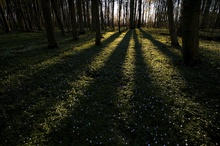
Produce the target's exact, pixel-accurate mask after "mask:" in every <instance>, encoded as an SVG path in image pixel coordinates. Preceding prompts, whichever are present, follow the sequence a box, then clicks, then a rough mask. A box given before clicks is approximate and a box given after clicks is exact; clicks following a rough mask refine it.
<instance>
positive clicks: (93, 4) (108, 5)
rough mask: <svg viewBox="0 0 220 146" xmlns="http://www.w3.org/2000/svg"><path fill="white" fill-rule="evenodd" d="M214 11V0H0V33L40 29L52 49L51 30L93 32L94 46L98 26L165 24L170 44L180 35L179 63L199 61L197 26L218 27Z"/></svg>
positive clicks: (219, 6) (219, 4) (218, 7)
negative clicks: (181, 55) (180, 54)
mask: <svg viewBox="0 0 220 146" xmlns="http://www.w3.org/2000/svg"><path fill="white" fill-rule="evenodd" d="M219 13H220V0H0V31H2V32H6V33H9V32H11V31H21V32H24V31H33V30H38V31H42V30H46V34H47V38H48V48H56V47H57V46H58V45H57V42H56V38H55V35H54V30H55V29H59V30H60V32H61V35H65V33H66V32H67V31H68V32H70V31H71V32H72V36H73V40H75V41H76V40H77V39H78V35H82V34H85V33H86V32H87V31H95V32H96V41H95V42H96V45H100V44H101V37H102V36H101V30H107V29H112V30H115V27H116V26H118V27H117V28H118V31H119V33H120V32H121V26H124V27H127V28H130V29H134V28H140V27H143V26H147V27H155V28H169V32H170V37H171V44H172V45H173V46H179V43H178V39H177V35H181V36H182V37H183V48H184V49H183V50H184V51H183V56H187V57H188V58H187V57H184V58H185V63H186V64H194V63H195V62H199V57H198V29H200V30H209V31H210V30H211V31H212V32H213V31H215V30H216V29H219V28H220V14H219ZM189 44H190V45H189ZM189 48H190V49H189ZM192 48H193V49H192ZM186 60H187V61H186Z"/></svg>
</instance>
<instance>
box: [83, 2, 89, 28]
mask: <svg viewBox="0 0 220 146" xmlns="http://www.w3.org/2000/svg"><path fill="white" fill-rule="evenodd" d="M82 9H83V10H82V11H83V22H84V28H86V27H87V26H86V24H87V22H86V15H89V14H88V13H87V14H86V5H85V0H82Z"/></svg>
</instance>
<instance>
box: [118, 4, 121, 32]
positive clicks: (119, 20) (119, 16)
mask: <svg viewBox="0 0 220 146" xmlns="http://www.w3.org/2000/svg"><path fill="white" fill-rule="evenodd" d="M118 5H119V8H118V13H119V14H118V32H119V33H121V24H120V23H121V7H122V0H119V3H118Z"/></svg>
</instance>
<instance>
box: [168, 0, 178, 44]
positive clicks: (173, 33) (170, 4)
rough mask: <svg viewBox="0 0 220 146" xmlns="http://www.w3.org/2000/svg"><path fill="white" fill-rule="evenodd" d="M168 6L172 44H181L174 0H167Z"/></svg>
mask: <svg viewBox="0 0 220 146" xmlns="http://www.w3.org/2000/svg"><path fill="white" fill-rule="evenodd" d="M167 8H168V9H167V13H168V22H169V31H170V38H171V44H172V46H179V43H178V39H177V32H176V26H175V22H174V18H173V0H167Z"/></svg>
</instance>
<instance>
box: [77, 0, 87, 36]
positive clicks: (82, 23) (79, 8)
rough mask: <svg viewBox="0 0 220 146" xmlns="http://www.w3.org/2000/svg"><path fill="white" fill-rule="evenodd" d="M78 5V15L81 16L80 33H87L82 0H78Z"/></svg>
mask: <svg viewBox="0 0 220 146" xmlns="http://www.w3.org/2000/svg"><path fill="white" fill-rule="evenodd" d="M76 5H77V12H78V16H79V34H85V33H86V32H85V28H84V22H83V15H82V1H81V0H77V1H76Z"/></svg>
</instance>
